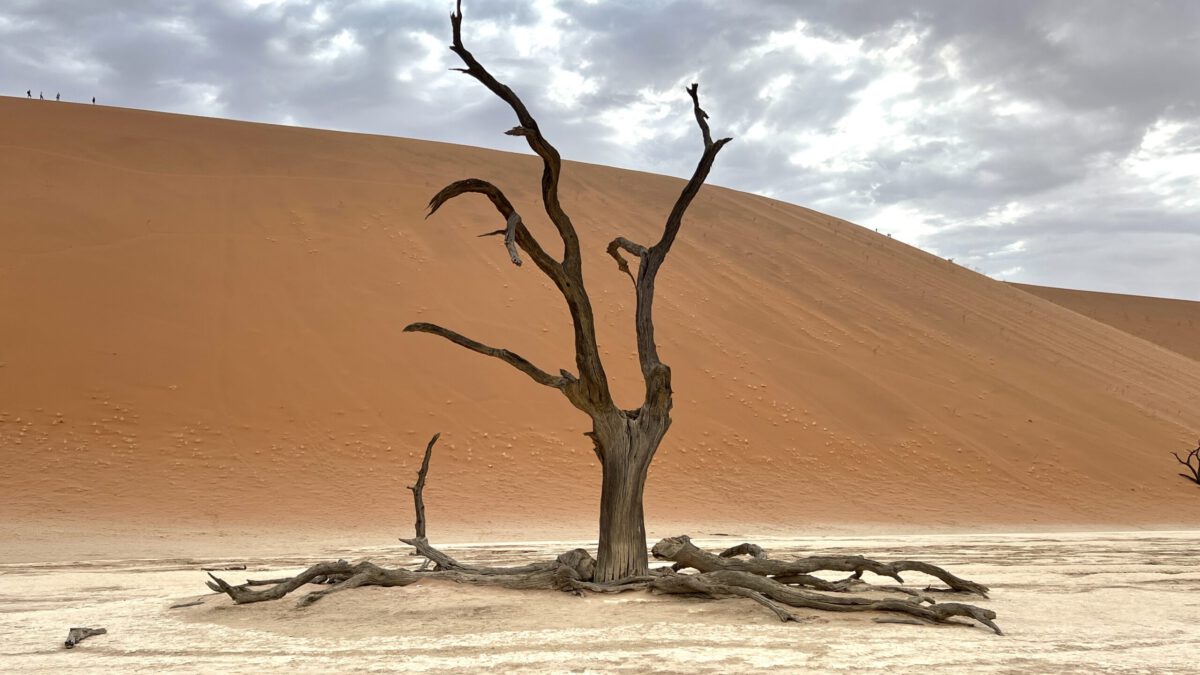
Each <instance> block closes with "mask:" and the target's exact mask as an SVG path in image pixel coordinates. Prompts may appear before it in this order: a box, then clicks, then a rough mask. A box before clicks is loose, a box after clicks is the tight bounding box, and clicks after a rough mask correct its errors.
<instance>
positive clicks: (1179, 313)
mask: <svg viewBox="0 0 1200 675" xmlns="http://www.w3.org/2000/svg"><path fill="white" fill-rule="evenodd" d="M1012 285H1013V286H1015V287H1017V288H1019V289H1021V290H1023V291H1025V292H1026V293H1032V294H1034V295H1036V296H1038V297H1040V298H1045V299H1046V300H1049V301H1050V302H1053V303H1055V304H1056V305H1062V306H1063V307H1066V308H1067V309H1069V310H1071V311H1073V312H1078V313H1080V314H1082V315H1084V316H1086V317H1090V318H1092V319H1095V320H1096V321H1100V322H1102V323H1106V324H1108V325H1110V326H1112V327H1114V328H1118V329H1120V330H1123V331H1125V332H1126V333H1130V334H1133V335H1136V336H1138V337H1140V338H1142V339H1143V340H1149V341H1150V342H1153V343H1154V344H1156V345H1158V346H1160V347H1164V348H1166V349H1170V350H1171V351H1174V352H1178V353H1180V354H1183V355H1184V356H1187V357H1191V358H1193V359H1196V360H1198V361H1200V302H1193V301H1191V300H1174V299H1171V298H1147V297H1144V296H1140V295H1123V294H1120V293H1098V292H1096V291H1077V290H1072V289H1068V288H1050V287H1048V286H1032V285H1029V284H1012Z"/></svg>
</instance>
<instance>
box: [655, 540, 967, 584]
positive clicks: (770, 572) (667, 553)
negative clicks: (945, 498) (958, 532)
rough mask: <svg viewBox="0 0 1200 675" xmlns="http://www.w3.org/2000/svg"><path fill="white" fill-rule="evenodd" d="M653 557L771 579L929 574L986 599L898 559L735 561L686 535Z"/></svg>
mask: <svg viewBox="0 0 1200 675" xmlns="http://www.w3.org/2000/svg"><path fill="white" fill-rule="evenodd" d="M653 554H654V556H655V557H656V558H661V559H663V560H673V561H675V562H677V563H682V564H683V566H684V567H685V568H686V567H691V568H693V569H696V570H698V571H700V572H713V571H718V570H729V571H738V572H749V573H752V574H757V575H763V576H774V577H791V576H795V575H803V574H811V573H813V572H817V571H822V570H824V571H831V572H852V573H853V578H857V577H861V576H862V573H863V572H871V573H873V574H878V575H880V576H885V577H890V578H892V579H895V580H896V581H898V582H900V583H904V579H902V578H901V577H900V573H901V572H907V571H914V572H921V573H923V574H928V575H930V576H933V577H937V578H938V579H940V580H942V581H943V582H944V583H945V584H946V585H947V586H949V587H950V588H952V589H953V590H955V591H960V592H964V593H974V594H976V595H980V596H983V597H985V598H986V597H987V591H988V588H987V586H984V585H983V584H977V583H975V582H973V581H968V580H966V579H962V578H959V577H957V576H955V575H953V574H951V573H950V572H947V571H946V570H944V569H942V568H940V567H937V566H935V565H930V564H929V563H924V562H919V561H916V560H899V561H896V562H892V563H881V562H878V561H875V560H870V559H868V558H864V557H862V556H813V557H810V558H800V559H797V560H768V559H762V558H752V559H750V560H738V559H734V558H722V557H720V556H716V555H713V554H711V553H708V552H707V551H702V550H700V549H699V548H697V547H696V545H695V544H693V543H692V541H691V539H689V538H688V537H687V536H679V537H668V538H666V539H663V540H661V541H659V542H658V543H657V544H655V545H654V548H653Z"/></svg>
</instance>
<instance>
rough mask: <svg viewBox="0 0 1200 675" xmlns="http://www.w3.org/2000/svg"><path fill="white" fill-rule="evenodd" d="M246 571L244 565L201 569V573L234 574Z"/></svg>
mask: <svg viewBox="0 0 1200 675" xmlns="http://www.w3.org/2000/svg"><path fill="white" fill-rule="evenodd" d="M244 569H246V566H245V565H227V566H225V567H201V568H200V571H201V572H236V571H238V570H244Z"/></svg>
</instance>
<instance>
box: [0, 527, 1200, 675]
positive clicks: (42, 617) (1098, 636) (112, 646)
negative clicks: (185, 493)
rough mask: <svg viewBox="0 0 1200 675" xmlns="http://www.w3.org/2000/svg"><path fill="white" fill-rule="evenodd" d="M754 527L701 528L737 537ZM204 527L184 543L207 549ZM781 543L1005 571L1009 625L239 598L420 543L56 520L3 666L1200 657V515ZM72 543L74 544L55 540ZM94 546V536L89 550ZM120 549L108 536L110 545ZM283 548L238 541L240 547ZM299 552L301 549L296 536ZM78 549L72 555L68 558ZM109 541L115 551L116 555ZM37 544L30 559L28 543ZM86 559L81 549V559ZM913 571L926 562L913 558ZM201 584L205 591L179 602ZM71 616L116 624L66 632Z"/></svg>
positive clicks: (747, 607) (821, 663) (637, 607)
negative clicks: (138, 528)
mask: <svg viewBox="0 0 1200 675" xmlns="http://www.w3.org/2000/svg"><path fill="white" fill-rule="evenodd" d="M741 539H742V537H738V536H735V535H731V536H725V537H712V538H708V539H703V540H701V539H697V542H698V543H700V544H701V545H705V546H707V547H710V548H718V547H722V546H726V545H729V544H731V543H734V542H735V541H740V540H741ZM202 540H203V538H202V537H201V538H194V539H191V540H185V539H183V538H180V539H178V540H176V544H175V545H176V547H178V548H180V549H181V550H182V549H189V550H192V551H204V550H205V549H204V548H203V547H197V546H191V545H189V543H188V542H189V541H190V542H191V543H192V544H198V543H199V542H201V541H202ZM758 541H760V543H762V544H764V545H765V546H767V547H768V549H769V550H770V551H771V552H772V555H774V556H775V557H787V556H792V555H804V554H808V553H809V552H814V551H819V550H826V551H841V552H861V553H864V554H867V555H870V556H873V557H876V558H879V559H884V560H888V559H896V558H901V557H903V558H916V559H922V560H928V561H930V562H935V563H939V564H944V565H945V566H947V567H948V568H949V569H950V570H951V571H953V572H956V573H959V574H960V575H961V576H965V577H967V578H971V579H974V580H977V581H981V582H983V583H986V584H988V585H990V586H991V588H992V597H991V599H990V600H983V601H980V604H983V605H984V606H987V607H990V608H992V609H994V610H996V611H997V612H998V613H999V619H998V622H999V623H1000V625H1001V627H1002V628H1004V630H1005V632H1006V635H1004V636H1003V637H1000V636H995V635H993V634H991V633H990V632H988V631H987V630H986V629H982V628H978V627H970V628H968V627H961V628H960V627H925V626H913V625H898V624H877V623H874V622H873V619H874V618H877V617H880V616H883V615H866V614H864V615H833V614H822V613H817V612H812V613H811V614H810V616H811V617H812V619H811V620H810V621H807V622H805V623H800V624H781V623H779V622H778V621H776V620H775V618H774V617H773V616H771V615H770V614H769V613H768V612H766V611H765V610H763V609H762V608H760V607H757V606H755V605H753V604H752V603H750V602H748V601H743V600H724V601H700V600H686V599H681V598H677V597H658V596H650V595H648V594H644V593H631V594H625V595H620V596H615V597H598V596H592V597H586V598H575V597H571V596H568V595H565V594H559V593H552V592H514V591H505V590H498V589H488V588H473V587H463V586H457V585H453V584H450V583H440V582H424V583H420V584H417V585H415V586H412V587H407V588H399V589H385V588H362V589H356V590H354V591H349V592H346V593H341V594H337V595H333V596H330V597H329V598H326V599H324V600H322V601H321V602H319V603H317V604H316V605H314V606H312V607H309V608H307V609H304V610H298V609H296V608H295V607H294V603H293V601H292V600H289V599H285V600H283V601H279V602H273V603H262V604H256V605H246V606H241V607H238V606H234V605H232V603H231V602H230V601H229V600H228V599H226V598H225V597H224V596H216V595H211V594H207V593H200V591H203V590H204V588H203V586H202V580H203V573H202V572H200V571H199V568H200V567H201V566H205V565H209V564H219V563H233V562H238V563H246V564H247V566H248V571H247V572H227V573H224V574H225V576H226V577H227V578H231V579H235V580H238V581H240V580H241V579H240V577H242V576H247V575H248V576H253V577H262V576H264V575H270V576H277V575H278V574H279V573H291V572H294V571H298V569H299V568H301V567H303V566H304V565H305V564H306V563H308V562H311V561H315V560H319V559H332V558H337V557H344V558H347V559H354V558H359V557H370V558H372V559H373V560H376V561H379V562H389V563H397V564H411V563H412V562H413V560H412V558H410V557H409V555H408V551H407V550H406V549H405V548H404V547H401V546H385V547H375V548H357V549H350V548H344V547H343V545H342V543H340V542H333V543H329V544H327V545H325V546H319V545H311V543H306V544H305V546H306V548H305V549H304V550H298V549H294V550H290V551H289V550H288V546H289V545H294V543H293V542H289V541H288V540H282V539H281V540H261V539H260V540H256V541H255V540H250V539H244V540H221V541H211V540H210V541H209V542H208V544H207V545H208V546H210V547H211V551H216V550H217V548H218V547H220V546H222V545H223V546H225V547H226V550H227V551H229V553H228V554H227V555H230V554H232V555H234V556H235V557H233V558H228V557H227V558H215V557H207V558H206V557H200V556H198V557H157V558H136V557H128V556H126V555H123V553H125V551H122V550H121V548H122V547H123V544H121V543H120V541H119V540H117V539H110V540H108V542H107V544H106V540H105V539H104V538H103V537H98V538H96V539H94V540H92V541H84V542H82V543H81V540H79V539H76V540H75V545H74V546H73V547H67V548H66V549H64V548H63V545H62V543H61V542H62V540H61V539H57V538H53V537H48V538H47V539H46V542H47V543H46V544H45V545H41V546H39V545H38V544H37V542H36V541H34V542H33V543H30V541H29V540H28V539H27V540H26V545H25V546H24V547H22V548H19V549H17V553H15V554H14V553H13V552H12V551H9V552H0V556H2V557H0V635H3V636H4V639H3V640H2V641H0V663H2V664H3V669H4V670H6V671H8V672H21V673H69V672H95V671H100V670H106V671H111V672H117V671H119V672H149V671H160V672H161V671H170V672H211V671H215V670H237V671H242V672H279V671H287V672H291V673H299V672H331V671H335V670H336V671H347V670H355V671H371V672H378V671H425V672H462V671H484V670H499V671H506V672H514V671H517V672H521V671H534V672H540V671H561V670H573V671H588V670H606V671H628V672H691V673H697V672H737V671H747V670H751V669H762V668H782V669H793V670H795V669H805V670H810V669H811V670H819V671H822V672H842V671H846V672H858V671H877V672H897V671H905V670H915V669H918V668H919V669H921V670H922V672H963V671H965V670H971V671H975V672H1039V673H1047V672H1069V673H1073V672H1080V673H1095V672H1106V673H1146V672H1195V670H1194V669H1195V666H1196V661H1195V654H1194V651H1193V646H1194V645H1195V644H1196V643H1197V642H1198V641H1200V621H1198V620H1197V619H1198V618H1200V595H1197V590H1198V589H1200V560H1197V558H1196V556H1195V551H1196V550H1197V549H1198V548H1200V531H1188V532H1178V531H1177V532H1145V531H1142V532H1090V533H1074V534H1061V533H1060V534H1048V533H1043V534H987V535H985V534H976V535H964V534H956V535H919V536H907V537H854V538H850V537H821V538H820V539H815V538H814V539H794V538H793V539H774V540H763V539H758ZM55 542H57V543H55ZM579 543H580V542H563V541H560V542H537V543H520V544H515V543H503V544H501V543H489V544H463V545H459V546H453V547H452V546H446V547H445V548H446V549H447V550H448V551H453V554H454V555H456V556H457V557H459V558H461V559H464V560H471V561H481V562H482V561H489V562H494V563H498V564H504V563H508V562H512V561H517V560H528V559H538V558H544V557H548V556H551V555H554V554H556V553H557V552H560V551H562V550H564V549H567V548H570V547H574V546H575V545H578V544H579ZM81 545H82V546H83V547H84V548H88V547H91V550H92V553H89V554H86V555H78V553H79V551H81V550H84V548H80V546H81ZM106 546H107V548H106ZM246 550H255V551H274V553H272V554H271V555H263V556H257V557H245V558H238V557H236V553H237V552H238V551H246ZM285 551H286V553H285ZM64 553H69V554H70V555H66V556H64V555H63V554H64ZM102 555H103V556H107V557H105V558H103V559H101V558H100V557H99V556H102ZM15 556H21V557H23V558H24V559H16V558H15ZM66 558H73V559H66ZM906 581H907V582H908V584H909V585H911V586H914V587H917V588H921V587H923V586H924V584H925V582H926V579H925V578H923V577H921V576H920V575H917V574H911V573H910V578H908V579H906ZM196 599H200V600H203V601H204V603H203V604H202V605H199V606H193V607H187V608H181V609H169V608H170V606H171V605H172V604H176V603H180V602H187V601H191V600H196ZM71 626H104V627H106V628H107V629H108V631H109V634H108V635H104V636H100V637H95V638H91V639H89V640H87V641H86V642H84V643H83V644H82V645H80V646H79V647H77V648H76V649H74V650H70V651H68V650H65V649H63V648H62V640H63V639H64V638H65V637H66V634H67V629H68V628H69V627H71Z"/></svg>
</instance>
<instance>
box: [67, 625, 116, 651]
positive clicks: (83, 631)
mask: <svg viewBox="0 0 1200 675" xmlns="http://www.w3.org/2000/svg"><path fill="white" fill-rule="evenodd" d="M107 632H108V631H107V630H105V629H103V628H72V629H71V630H70V631H69V632H68V633H67V641H66V642H64V643H63V646H64V647H66V648H67V649H74V648H75V645H77V644H79V643H80V642H83V641H84V640H86V639H88V638H90V637H92V636H93V635H104V634H105V633H107Z"/></svg>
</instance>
